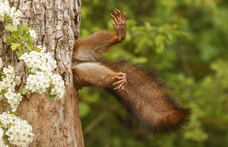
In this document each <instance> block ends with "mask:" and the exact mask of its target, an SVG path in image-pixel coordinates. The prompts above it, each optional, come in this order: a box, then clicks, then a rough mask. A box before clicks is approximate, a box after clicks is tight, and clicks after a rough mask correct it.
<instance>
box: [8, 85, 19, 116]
mask: <svg viewBox="0 0 228 147" xmlns="http://www.w3.org/2000/svg"><path fill="white" fill-rule="evenodd" d="M4 96H5V97H6V99H7V102H8V103H9V104H10V106H11V108H12V111H13V112H15V111H16V110H17V107H18V105H19V104H20V102H21V100H22V96H21V94H20V93H14V92H12V91H11V90H10V89H9V90H8V92H7V93H5V95H4Z"/></svg>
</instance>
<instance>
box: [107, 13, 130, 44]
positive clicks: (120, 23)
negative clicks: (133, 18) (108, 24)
mask: <svg viewBox="0 0 228 147" xmlns="http://www.w3.org/2000/svg"><path fill="white" fill-rule="evenodd" d="M114 14H115V16H114V15H112V14H111V13H110V15H111V17H112V19H113V20H114V22H115V23H113V24H112V25H113V26H114V27H115V28H116V31H117V39H118V41H119V42H121V41H123V40H124V39H125V37H126V17H127V14H126V13H125V12H123V17H121V12H120V10H118V9H115V10H114Z"/></svg>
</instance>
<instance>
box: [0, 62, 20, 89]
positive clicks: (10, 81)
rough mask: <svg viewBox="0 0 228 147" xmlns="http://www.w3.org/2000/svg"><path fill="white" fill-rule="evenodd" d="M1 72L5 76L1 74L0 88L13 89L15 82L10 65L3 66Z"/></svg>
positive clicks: (13, 72)
mask: <svg viewBox="0 0 228 147" xmlns="http://www.w3.org/2000/svg"><path fill="white" fill-rule="evenodd" d="M3 73H4V74H5V77H3V76H2V81H0V90H2V89H11V90H12V91H14V87H15V85H16V83H15V79H16V77H15V71H14V68H13V67H12V66H8V68H3Z"/></svg>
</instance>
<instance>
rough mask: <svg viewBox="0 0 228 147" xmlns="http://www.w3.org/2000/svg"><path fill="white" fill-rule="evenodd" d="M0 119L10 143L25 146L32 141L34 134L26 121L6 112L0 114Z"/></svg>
mask: <svg viewBox="0 0 228 147" xmlns="http://www.w3.org/2000/svg"><path fill="white" fill-rule="evenodd" d="M0 121H1V123H2V125H3V128H5V130H6V132H5V135H7V136H8V137H9V138H8V141H9V142H10V143H11V144H14V145H18V146H23V147H27V146H28V145H29V144H30V143H31V142H32V139H33V136H34V134H33V133H32V127H31V125H29V124H28V123H27V121H25V120H22V119H20V118H19V117H17V116H15V115H14V114H10V113H6V112H4V113H3V114H1V115H0Z"/></svg>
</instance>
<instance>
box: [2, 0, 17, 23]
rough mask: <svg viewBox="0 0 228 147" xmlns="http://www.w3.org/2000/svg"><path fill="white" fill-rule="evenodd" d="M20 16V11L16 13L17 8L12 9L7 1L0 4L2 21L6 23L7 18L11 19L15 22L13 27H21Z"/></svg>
mask: <svg viewBox="0 0 228 147" xmlns="http://www.w3.org/2000/svg"><path fill="white" fill-rule="evenodd" d="M20 15H21V12H20V10H17V11H16V8H15V7H12V8H10V7H9V2H8V1H7V0H5V1H4V2H3V3H2V2H1V3H0V21H4V20H5V18H6V17H10V19H12V21H13V25H19V23H20V22H19V21H20V18H19V17H20Z"/></svg>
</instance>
